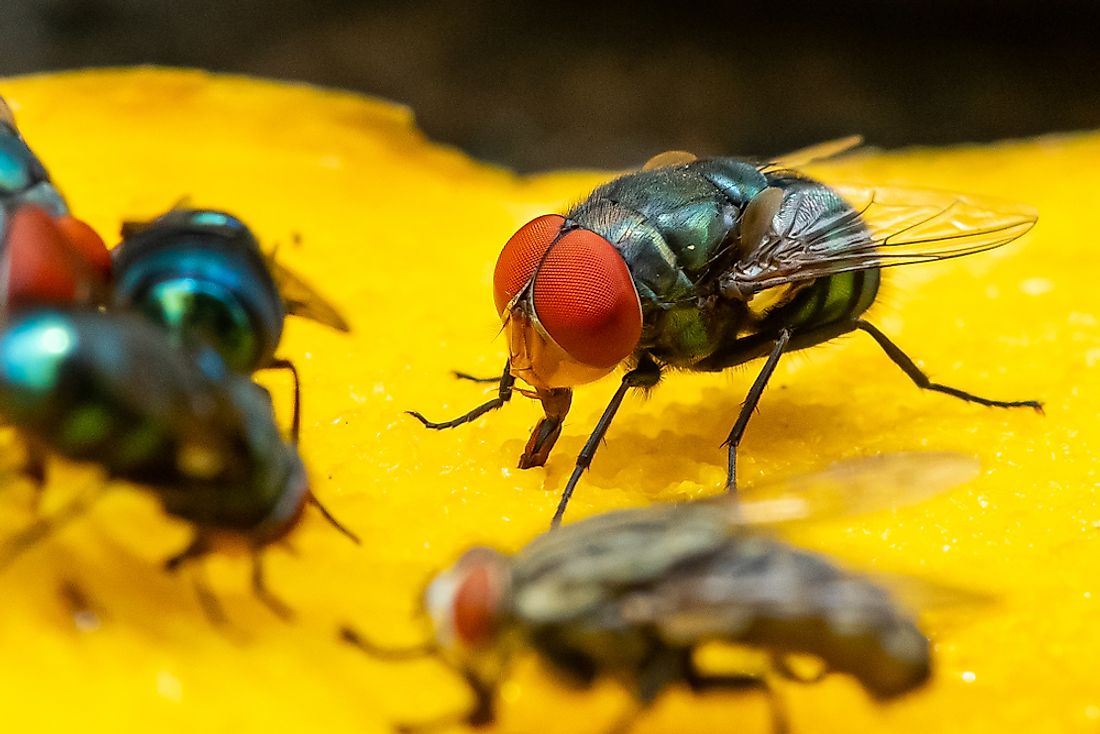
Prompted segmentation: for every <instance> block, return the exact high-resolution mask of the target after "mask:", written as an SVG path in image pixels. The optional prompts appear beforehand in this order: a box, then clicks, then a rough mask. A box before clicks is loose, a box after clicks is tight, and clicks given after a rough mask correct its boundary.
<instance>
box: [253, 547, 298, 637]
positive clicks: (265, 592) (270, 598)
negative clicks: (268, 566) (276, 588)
mask: <svg viewBox="0 0 1100 734" xmlns="http://www.w3.org/2000/svg"><path fill="white" fill-rule="evenodd" d="M252 593H253V594H255V595H256V598H257V599H259V600H260V601H261V602H263V604H264V606H266V607H267V608H268V609H270V610H271V611H272V612H274V613H275V616H276V617H279V618H280V619H282V620H283V621H284V622H291V621H293V620H294V612H293V611H292V610H291V608H290V607H289V606H287V604H286V602H284V601H283V600H282V599H280V598H279V597H277V596H275V595H274V594H272V593H271V590H270V589H268V588H267V584H266V583H264V563H263V554H262V553H261V551H260V549H258V548H256V549H253V551H252Z"/></svg>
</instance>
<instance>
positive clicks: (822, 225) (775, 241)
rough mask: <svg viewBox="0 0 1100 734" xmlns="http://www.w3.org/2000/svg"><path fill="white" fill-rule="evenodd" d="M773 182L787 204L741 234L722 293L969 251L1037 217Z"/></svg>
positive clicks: (1016, 208) (925, 195) (1017, 208)
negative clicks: (757, 228)
mask: <svg viewBox="0 0 1100 734" xmlns="http://www.w3.org/2000/svg"><path fill="white" fill-rule="evenodd" d="M775 183H776V184H777V186H778V188H779V189H780V190H782V191H783V194H784V196H783V200H782V203H781V204H780V205H778V206H776V207H775V208H774V209H771V210H769V211H767V212H765V213H764V214H765V215H766V219H767V224H768V226H766V227H764V228H762V231H761V234H760V235H759V236H758V237H754V238H752V239H751V240H750V241H745V240H744V239H743V241H742V243H741V245H740V256H739V262H737V263H736V264H735V265H734V266H733V267H732V268H731V269H730V270H729V272H727V273H725V274H724V275H722V276H721V278H720V286H721V287H722V289H723V291H725V292H735V293H741V294H744V293H747V292H753V291H760V290H763V289H766V288H772V287H775V286H779V285H784V284H786V283H795V282H804V281H808V280H813V279H816V278H820V277H824V276H828V275H833V274H836V273H842V272H848V271H853V270H866V269H869V268H886V267H893V266H896V265H909V264H914V263H923V262H934V261H937V260H947V259H950V258H955V257H962V256H964V255H972V254H974V253H978V252H984V251H986V250H992V249H994V248H997V247H1000V246H1002V245H1006V244H1008V243H1009V242H1012V241H1013V240H1015V239H1017V238H1018V237H1020V236H1022V235H1023V234H1025V233H1026V232H1027V231H1028V230H1029V229H1031V227H1032V226H1034V224H1035V222H1036V220H1037V219H1038V216H1037V214H1036V213H1035V211H1034V210H1033V209H1030V208H1028V207H1026V206H1023V205H1019V204H1010V203H1005V202H998V201H995V200H992V199H983V198H979V197H975V196H969V195H963V194H954V193H948V192H942V191H932V190H921V189H903V188H871V187H860V186H846V185H838V186H833V185H830V186H825V185H823V184H818V183H816V182H812V181H810V180H808V179H803V178H800V177H798V176H797V174H790V177H789V178H785V179H784V178H780V179H779V180H775ZM750 206H751V204H750Z"/></svg>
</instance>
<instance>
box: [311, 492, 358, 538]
mask: <svg viewBox="0 0 1100 734" xmlns="http://www.w3.org/2000/svg"><path fill="white" fill-rule="evenodd" d="M307 498H308V501H309V503H310V504H311V505H313V506H314V507H316V508H317V511H318V512H320V513H321V517H323V518H325V520H327V521H328V524H329V525H331V526H332V527H334V528H336V529H337V530H339V531H340V532H341V533H343V534H344V535H346V536H347V537H348V538H349V539H350V540H351V542H353V543H355V544H356V545H362V544H363V541H361V540H360V539H359V536H358V535H356V534H355V533H353V532H352V531H351V530H349V529H348V528H347V526H345V525H344V524H343V523H342V522H340V521H339V520H337V519H336V518H335V517H334V516H333V514H332V513H331V512H329V511H328V508H327V507H325V506H324V505H323V504H321V500H319V499H317V495H315V494H313V492H310V493H309V494H308V495H307Z"/></svg>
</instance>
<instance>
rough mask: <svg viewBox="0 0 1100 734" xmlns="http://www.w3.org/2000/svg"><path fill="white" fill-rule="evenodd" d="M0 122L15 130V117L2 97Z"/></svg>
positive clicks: (0, 98)
mask: <svg viewBox="0 0 1100 734" xmlns="http://www.w3.org/2000/svg"><path fill="white" fill-rule="evenodd" d="M0 122H4V123H7V124H8V125H9V126H11V128H12V129H15V115H13V114H12V113H11V107H10V106H8V103H7V101H5V100H4V98H3V97H0Z"/></svg>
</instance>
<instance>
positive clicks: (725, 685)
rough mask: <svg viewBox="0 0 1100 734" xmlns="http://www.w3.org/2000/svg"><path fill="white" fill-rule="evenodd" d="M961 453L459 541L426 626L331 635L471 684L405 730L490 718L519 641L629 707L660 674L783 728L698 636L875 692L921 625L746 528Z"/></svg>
mask: <svg viewBox="0 0 1100 734" xmlns="http://www.w3.org/2000/svg"><path fill="white" fill-rule="evenodd" d="M977 473H978V464H977V461H976V460H974V459H970V458H967V457H962V456H957V455H953V454H935V453H928V454H892V455H884V456H878V457H871V458H864V459H856V460H851V461H847V462H843V463H840V464H837V465H835V466H833V467H831V468H830V469H827V470H825V471H823V472H821V473H818V474H815V475H810V476H805V477H801V478H796V479H792V480H788V481H785V482H780V483H778V484H775V485H771V486H769V487H762V488H761V492H760V494H759V498H758V499H757V498H756V496H757V495H756V493H755V492H754V493H752V495H753V498H746V499H743V500H741V501H740V502H735V501H733V500H732V499H731V498H728V497H723V498H719V499H712V500H708V501H701V502H689V503H683V504H676V505H654V506H651V507H644V508H636V509H629V510H621V511H617V512H610V513H607V514H603V515H598V516H595V517H590V518H587V519H585V520H581V521H579V522H576V523H573V524H571V525H568V526H566V527H564V528H561V529H558V530H554V531H552V532H549V533H546V534H544V535H542V536H540V537H538V538H536V539H535V540H534V541H532V542H531V543H530V544H528V545H527V546H526V547H525V548H523V549H522V550H520V551H519V552H518V553H517V554H515V555H514V556H511V557H509V556H506V555H503V554H501V553H498V552H496V551H494V550H490V549H488V548H474V549H472V550H470V551H468V552H467V553H466V554H465V555H463V556H462V558H461V559H460V560H459V561H458V562H457V563H456V564H455V565H454V566H453V567H451V568H450V569H449V570H447V571H445V572H443V573H441V574H439V575H438V576H436V577H435V578H434V579H433V580H432V581H431V583H430V584H429V585H428V587H427V590H426V592H425V594H424V600H423V601H424V605H425V607H426V610H427V612H428V613H429V614H430V617H431V622H432V629H433V636H434V639H433V640H432V641H431V642H428V643H426V644H425V645H422V646H419V647H415V648H409V649H406V650H397V649H386V648H383V647H380V646H378V645H377V644H376V643H373V642H370V641H368V640H366V639H364V638H363V637H361V636H360V635H358V634H357V633H355V632H354V631H352V630H351V629H345V630H344V632H343V634H344V637H345V639H347V640H348V641H350V642H352V643H354V644H356V645H358V646H360V647H362V648H363V649H364V650H366V651H367V652H368V653H371V654H373V655H376V656H379V657H384V658H389V659H413V658H416V657H419V656H424V655H433V656H436V657H438V658H439V659H440V660H442V661H443V662H444V663H446V664H447V665H448V666H450V667H452V668H453V669H454V670H455V671H456V672H458V673H459V674H460V675H461V676H462V677H463V678H464V679H465V680H466V681H467V682H468V683H469V685H470V687H471V689H472V691H473V693H474V705H473V706H472V707H471V708H470V710H468V711H465V712H462V713H461V714H460V715H458V716H449V717H446V718H443V719H440V720H438V721H433V722H426V723H424V724H420V725H414V726H404V727H402V729H403V730H405V731H418V730H432V729H435V728H439V727H443V726H448V725H454V724H459V723H465V724H468V725H472V726H476V725H486V724H490V723H492V722H493V721H494V720H495V713H494V702H495V694H496V691H497V689H498V687H499V686H500V684H501V683H502V682H503V679H504V678H505V677H506V675H507V671H508V666H509V662H510V661H511V660H512V659H513V658H514V657H515V656H516V655H518V654H520V653H522V652H524V651H526V650H528V649H530V650H533V651H534V652H536V653H537V654H538V655H539V656H540V657H541V658H542V660H543V661H544V662H545V663H546V664H547V665H548V667H549V669H550V670H551V671H552V672H554V673H555V674H557V675H558V676H559V677H560V679H561V680H562V681H563V682H569V683H572V684H574V685H579V686H581V687H588V686H589V685H591V684H592V683H593V682H594V681H595V680H596V679H597V678H600V677H604V676H606V677H609V678H612V679H615V680H617V681H618V682H620V683H621V684H622V685H623V686H624V687H625V688H626V689H627V690H628V691H629V692H630V693H631V694H632V696H633V697H634V699H635V700H636V702H637V708H636V709H635V710H632V712H631V714H630V716H629V717H628V718H627V719H625V720H624V721H622V722H620V726H619V727H617V728H615V729H614V731H616V732H622V731H625V729H626V728H627V726H628V725H629V723H630V722H632V721H633V719H634V716H635V715H636V714H637V713H638V711H639V710H640V709H643V708H645V707H646V706H648V705H650V704H651V703H653V701H654V700H656V698H657V697H658V696H659V695H660V694H661V693H662V692H663V691H665V690H666V689H667V688H669V687H671V686H673V685H676V684H684V685H686V686H687V687H688V688H690V689H691V690H692V691H695V692H702V691H705V690H714V689H725V690H761V691H765V692H767V693H768V694H769V700H770V702H771V704H772V711H773V716H774V717H775V728H776V730H777V731H784V730H785V729H786V725H785V721H784V718H783V711H782V708H781V707H780V706H778V703H777V701H776V700H775V698H774V694H773V693H772V692H771V690H770V689H769V688H768V682H767V674H766V673H761V672H756V673H751V674H749V673H744V672H738V673H736V674H733V675H730V674H721V673H718V672H715V671H707V670H704V669H702V668H700V666H699V665H698V662H697V661H696V660H695V653H696V651H697V649H698V648H699V647H700V646H702V645H704V644H706V643H714V642H716V643H723V644H728V645H732V646H736V647H741V648H747V649H755V650H758V651H762V652H764V653H765V654H767V655H769V656H770V657H771V658H772V660H773V665H772V666H771V670H769V671H767V673H772V674H775V675H778V676H780V677H786V678H791V679H794V680H797V681H800V682H810V681H808V680H804V679H802V678H799V677H798V675H797V674H796V672H795V671H794V670H793V666H791V665H790V664H789V660H790V658H791V657H792V656H804V655H810V656H814V657H816V658H817V659H818V660H819V661H820V662H821V664H822V665H823V666H824V669H825V672H823V673H822V675H825V674H827V673H840V674H845V675H848V676H851V677H852V678H854V679H855V680H856V681H857V682H858V683H859V684H860V685H861V686H862V687H863V688H864V689H865V690H866V691H867V692H868V693H869V694H870V695H871V696H872V697H874V698H875V699H876V700H879V701H886V700H889V699H892V698H895V697H897V696H900V695H902V694H905V693H907V692H909V691H912V690H914V689H916V688H918V687H919V686H921V685H922V684H923V683H924V682H925V681H926V680H927V679H928V677H929V675H930V673H931V656H930V647H929V642H928V639H927V638H926V637H925V635H924V634H923V633H922V632H921V631H920V629H919V628H918V627H917V625H916V624H915V622H914V621H913V619H912V617H911V616H910V615H909V614H908V613H907V612H905V611H903V610H902V609H901V608H900V607H898V606H897V605H896V603H895V602H894V600H893V598H892V597H891V594H890V592H888V591H887V590H886V589H885V588H883V587H881V586H879V585H878V584H876V583H875V582H873V581H872V580H870V579H869V578H867V577H864V576H861V575H858V574H856V573H852V572H850V571H846V570H844V569H842V568H840V567H838V566H837V565H835V564H834V563H833V562H832V561H830V560H829V559H827V558H825V557H823V556H821V555H817V554H814V553H810V552H808V551H803V550H799V549H797V548H794V547H792V546H789V545H787V544H785V543H782V542H780V541H778V540H775V539H773V538H771V537H769V536H768V535H767V534H764V533H762V532H760V529H761V528H768V527H777V526H779V525H781V524H783V523H785V522H791V521H794V520H799V519H805V518H807V517H810V516H817V517H823V516H830V515H832V516H838V515H844V514H848V513H852V512H865V511H873V510H880V509H886V508H890V507H896V506H898V505H899V504H905V503H912V502H916V501H919V500H921V499H923V498H926V497H929V496H931V495H933V494H935V493H938V492H942V491H944V490H946V489H948V488H950V487H953V486H956V485H958V484H961V483H963V482H966V481H969V480H971V479H973V478H974V477H975V476H976V475H977Z"/></svg>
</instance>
